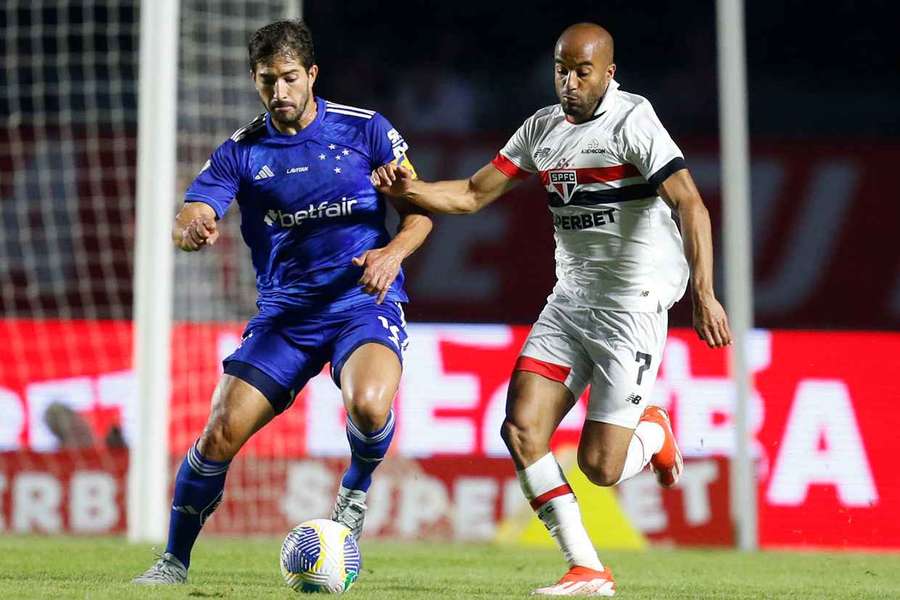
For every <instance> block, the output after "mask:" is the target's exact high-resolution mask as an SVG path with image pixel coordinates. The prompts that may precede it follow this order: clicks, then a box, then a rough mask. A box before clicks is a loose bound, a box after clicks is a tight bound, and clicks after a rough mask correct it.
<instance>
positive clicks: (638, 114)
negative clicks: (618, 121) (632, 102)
mask: <svg viewBox="0 0 900 600" xmlns="http://www.w3.org/2000/svg"><path fill="white" fill-rule="evenodd" d="M623 135H624V138H625V139H624V142H625V158H626V160H628V162H629V163H631V164H633V165H634V166H635V167H637V169H638V171H640V172H641V175H643V176H644V179H646V180H647V181H648V182H649V183H650V185H652V186H653V189H656V188H658V187H659V186H660V184H661V183H662V182H663V181H665V180H666V179H667V178H668V177H669V175H671V174H672V173H674V172H676V171H679V170H681V169H684V168H685V162H684V155H683V154H682V153H681V150H680V149H679V148H678V146H677V145H676V144H675V142H674V141H673V140H672V137H671V136H670V135H669V132H668V131H666V128H665V127H663V125H662V123H661V122H660V121H659V117H657V116H656V112H654V110H653V107H652V106H650V103H649V102H646V101H644V102H642V103H640V104H639V105H638V106H636V107H635V108H634V110H633V111H632V113H631V114H630V115H629V116H628V118H627V120H626V126H625V128H624V130H623Z"/></svg>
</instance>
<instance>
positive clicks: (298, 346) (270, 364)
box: [223, 301, 408, 413]
mask: <svg viewBox="0 0 900 600" xmlns="http://www.w3.org/2000/svg"><path fill="white" fill-rule="evenodd" d="M242 337H243V339H242V341H241V345H240V346H239V347H238V349H237V350H235V351H234V352H233V353H231V355H229V356H228V357H227V358H226V359H225V360H224V361H223V365H224V367H225V373H227V374H228V375H232V376H234V377H238V378H240V379H242V380H244V381H246V382H247V383H249V384H250V385H252V386H254V387H255V388H257V389H258V390H259V391H260V392H262V393H263V395H264V396H265V397H266V398H268V400H269V402H270V403H271V404H272V407H273V408H274V409H275V412H276V413H280V412H282V411H284V410H285V409H286V408H287V407H288V406H290V404H291V403H292V402H293V401H294V398H295V397H296V395H297V394H298V393H299V392H300V390H301V389H303V386H304V385H306V382H307V381H309V380H310V379H311V378H312V377H315V376H316V375H317V374H318V373H319V372H320V371H321V370H322V368H323V367H324V366H325V363H328V362H330V363H331V378H332V379H333V380H334V382H335V384H337V386H338V387H340V386H341V369H342V368H343V366H344V363H346V362H347V359H348V358H349V357H350V355H351V354H352V353H353V351H354V350H356V349H357V348H359V347H360V346H362V345H363V344H368V343H375V344H382V345H383V346H387V347H388V348H390V349H391V350H393V351H394V352H395V353H396V354H397V358H398V359H399V360H400V364H401V365H402V364H403V351H404V350H406V345H407V343H408V342H407V335H406V320H405V318H404V316H403V307H402V306H401V305H400V303H396V302H385V303H384V304H375V302H374V301H373V302H372V303H371V304H365V305H363V306H358V307H355V308H353V309H351V310H348V311H345V312H337V313H319V314H313V315H310V314H309V313H308V312H306V311H303V312H296V311H289V310H284V309H278V308H264V309H263V310H261V311H260V313H259V314H258V315H257V316H255V317H253V318H252V319H251V320H250V322H249V323H247V328H246V329H245V330H244V335H243V336H242Z"/></svg>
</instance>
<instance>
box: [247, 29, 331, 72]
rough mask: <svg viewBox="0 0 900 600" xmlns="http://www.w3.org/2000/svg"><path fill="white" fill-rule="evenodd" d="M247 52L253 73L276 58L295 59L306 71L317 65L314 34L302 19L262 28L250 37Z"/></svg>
mask: <svg viewBox="0 0 900 600" xmlns="http://www.w3.org/2000/svg"><path fill="white" fill-rule="evenodd" d="M247 50H248V52H249V54H250V70H251V71H256V65H258V64H260V63H263V64H268V63H270V62H271V61H272V59H273V58H275V57H276V56H289V57H291V58H295V59H297V60H299V61H300V62H301V63H302V64H303V66H304V67H305V68H306V69H309V68H310V67H311V66H313V65H314V64H315V63H316V54H315V50H314V49H313V40H312V32H311V31H310V30H309V27H308V26H307V25H306V23H305V22H303V20H302V19H296V20H291V21H275V22H274V23H269V24H268V25H266V26H264V27H260V28H259V29H257V30H256V32H255V33H254V34H253V35H252V36H250V43H249V44H248V46H247Z"/></svg>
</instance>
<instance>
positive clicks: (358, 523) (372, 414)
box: [331, 343, 402, 539]
mask: <svg viewBox="0 0 900 600" xmlns="http://www.w3.org/2000/svg"><path fill="white" fill-rule="evenodd" d="M401 372H402V369H401V366H400V359H398V358H397V355H396V354H395V353H394V352H393V351H392V350H391V349H389V348H388V347H386V346H384V345H382V344H377V343H369V344H364V345H362V346H360V347H359V348H357V349H356V350H354V351H353V353H352V354H351V355H350V358H348V359H347V361H346V363H344V367H343V368H342V369H341V374H340V377H341V392H342V394H343V397H344V406H345V407H346V409H347V440H348V441H349V442H350V451H351V458H350V466H349V467H348V469H347V472H346V473H345V474H344V477H343V479H342V480H341V486H340V488H339V490H338V495H337V499H336V500H335V504H334V510H333V511H332V515H331V518H332V519H333V520H335V521H338V522H340V523H343V524H344V525H346V526H347V527H348V528H349V529H350V531H352V532H353V535H354V537H356V538H357V539H359V536H360V535H361V534H362V529H363V524H364V522H365V518H366V495H367V494H368V490H369V485H371V483H372V472H373V471H374V470H375V469H376V467H378V465H379V464H380V463H381V461H382V460H383V459H384V455H385V454H386V453H387V450H388V448H389V447H390V445H391V440H392V439H393V437H394V414H393V411H392V410H391V404H392V403H393V401H394V396H396V394H397V387H398V386H399V385H400V375H401Z"/></svg>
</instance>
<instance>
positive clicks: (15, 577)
mask: <svg viewBox="0 0 900 600" xmlns="http://www.w3.org/2000/svg"><path fill="white" fill-rule="evenodd" d="M279 547H280V541H279V540H275V539H265V538H261V539H249V540H235V539H223V538H206V539H203V540H201V541H200V543H199V544H198V547H197V549H196V551H195V553H194V559H193V564H192V567H191V579H190V581H191V583H190V584H189V585H186V586H178V587H166V588H154V589H148V588H143V587H136V586H132V585H130V584H129V580H130V579H131V577H133V576H134V575H136V574H138V573H140V572H141V571H143V570H144V569H145V568H146V567H148V566H149V565H150V563H151V562H152V561H153V554H152V551H151V548H150V547H149V546H146V545H137V546H132V545H129V544H127V543H125V542H124V541H123V540H121V539H117V538H71V537H67V538H56V537H17V536H0V598H9V599H20V598H21V599H26V598H83V599H94V598H116V599H120V598H184V599H188V600H202V599H206V598H292V597H296V594H295V593H294V592H293V591H291V590H290V589H289V588H287V587H286V586H285V585H284V584H283V583H282V581H281V575H280V573H279V571H278V559H277V556H278V550H279ZM362 553H363V572H362V575H361V577H360V580H359V581H358V582H357V584H356V586H354V587H353V589H351V590H350V592H348V594H347V597H348V598H350V599H358V600H363V599H368V598H372V599H376V598H377V599H384V600H394V599H397V600H401V599H403V600H405V599H408V598H435V599H439V600H450V599H454V598H460V599H462V598H466V599H478V598H491V599H493V598H525V597H527V596H528V593H529V592H530V591H531V590H532V589H533V588H535V587H537V586H539V585H543V584H547V583H549V582H551V581H552V580H555V579H556V578H557V577H559V576H560V575H561V574H562V572H563V570H564V569H563V562H562V559H561V557H560V556H559V554H558V553H557V552H555V551H552V550H544V549H540V550H535V549H527V548H511V547H502V546H486V545H462V544H439V543H410V544H402V543H383V542H364V543H363V544H362ZM601 558H602V559H603V560H604V561H605V562H607V563H608V564H609V565H610V566H611V567H612V569H613V572H614V573H615V574H616V580H617V584H618V590H619V591H618V593H617V594H616V597H617V598H635V599H637V598H646V599H653V600H667V599H675V598H679V599H680V598H684V599H691V600H694V599H698V598H721V599H728V600H738V599H754V600H755V599H758V598H810V599H816V600H822V599H827V598H841V599H842V600H843V599H848V598H872V599H876V598H877V599H879V600H881V599H888V598H900V554H882V555H878V554H826V553H821V554H820V553H790V552H764V553H759V554H741V553H739V552H733V551H708V550H653V551H648V552H603V553H602V554H601Z"/></svg>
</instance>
